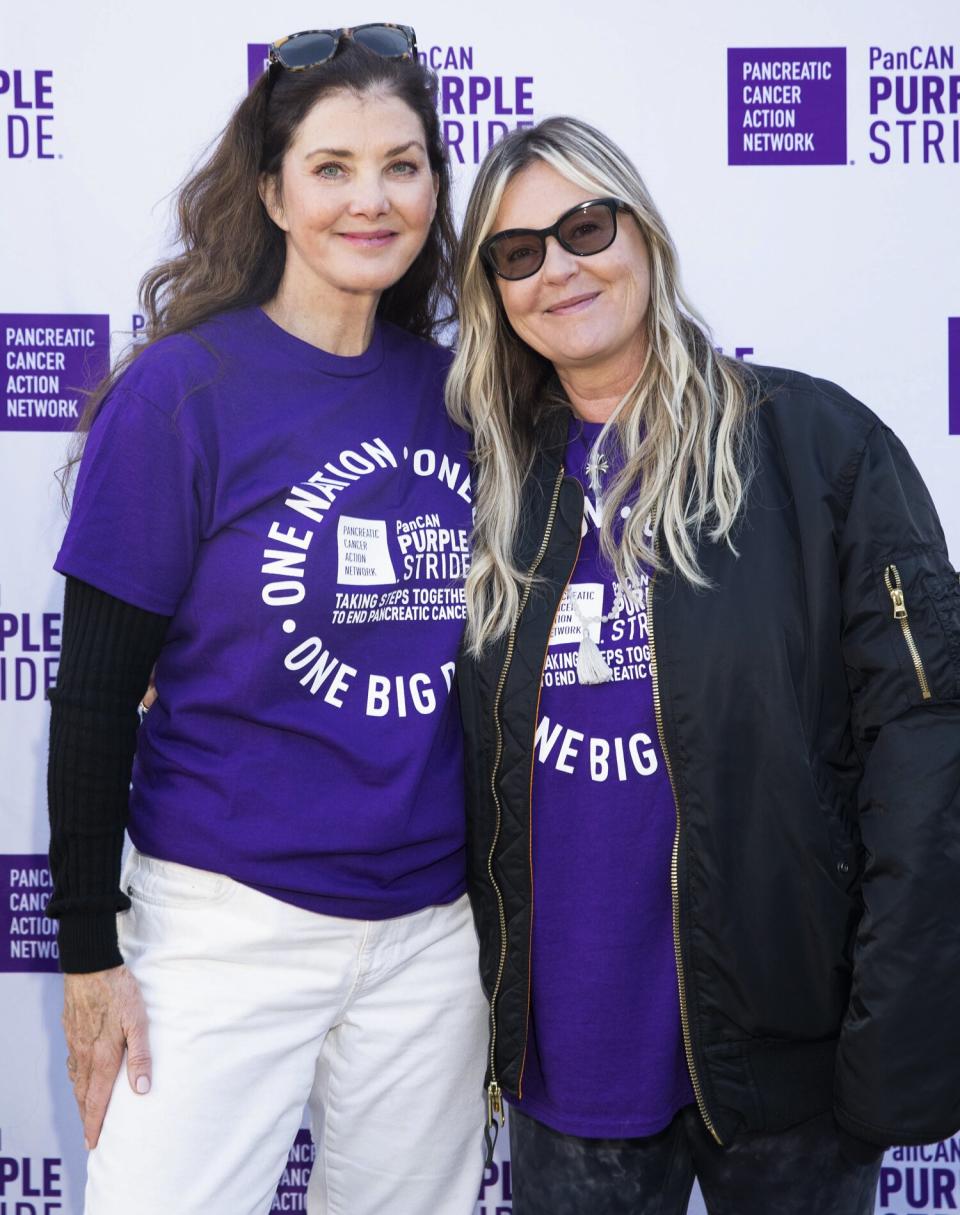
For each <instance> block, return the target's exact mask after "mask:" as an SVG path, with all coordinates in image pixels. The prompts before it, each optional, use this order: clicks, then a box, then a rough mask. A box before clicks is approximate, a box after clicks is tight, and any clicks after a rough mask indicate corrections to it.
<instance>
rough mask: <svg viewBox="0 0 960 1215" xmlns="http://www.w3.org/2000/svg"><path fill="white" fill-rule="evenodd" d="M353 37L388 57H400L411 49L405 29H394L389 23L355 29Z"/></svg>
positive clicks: (368, 48)
mask: <svg viewBox="0 0 960 1215" xmlns="http://www.w3.org/2000/svg"><path fill="white" fill-rule="evenodd" d="M351 37H352V38H353V40H354V42H359V43H360V45H361V46H365V47H366V48H367V50H368V51H374V52H375V53H376V54H378V55H383V56H384V57H385V58H387V59H396V58H399V57H400V56H401V55H405V54H406V53H407V51H409V50H410V43H409V41H408V39H407V35H406V34H405V33H404V32H403V30H398V29H394V28H393V27H392V26H389V25H366V26H363V28H361V29H355V30H354V31H353V33H352V35H351Z"/></svg>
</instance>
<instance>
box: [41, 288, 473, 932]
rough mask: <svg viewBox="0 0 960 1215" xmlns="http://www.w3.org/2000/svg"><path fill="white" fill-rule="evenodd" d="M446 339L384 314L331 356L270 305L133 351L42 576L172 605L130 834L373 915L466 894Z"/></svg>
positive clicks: (463, 466) (457, 548)
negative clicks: (454, 688) (267, 310)
mask: <svg viewBox="0 0 960 1215" xmlns="http://www.w3.org/2000/svg"><path fill="white" fill-rule="evenodd" d="M448 365H449V355H448V353H447V352H445V351H443V350H441V349H439V348H438V347H436V346H434V345H432V344H430V343H428V342H425V341H421V340H419V339H417V338H414V337H412V336H410V335H409V334H407V333H404V332H403V331H401V330H399V329H397V328H396V327H394V326H392V325H388V324H380V323H378V324H377V326H376V330H375V333H374V337H373V340H372V342H371V344H370V346H369V348H368V349H367V350H366V351H365V352H364V353H363V354H361V355H359V356H357V357H354V358H345V357H338V356H335V355H331V354H328V353H326V352H325V351H322V350H318V349H317V348H315V347H313V346H310V345H308V344H307V343H305V342H302V341H300V340H299V339H298V338H295V337H293V336H292V335H290V334H289V333H287V332H285V331H284V330H283V329H281V328H279V326H277V325H275V324H274V323H273V322H272V321H271V320H270V319H269V318H268V317H267V316H266V315H265V314H264V313H263V312H262V311H261V310H260V309H259V308H253V309H246V310H242V311H238V312H234V313H229V314H225V315H223V316H221V317H218V318H216V319H215V320H214V321H211V322H209V323H208V324H206V325H204V326H202V327H201V328H200V329H199V330H198V331H196V333H194V334H187V335H182V336H176V337H171V338H167V339H165V340H163V341H161V342H159V343H158V344H157V345H156V346H154V347H152V348H151V349H148V350H147V351H145V352H144V353H143V354H142V355H141V356H140V357H139V358H137V359H136V360H135V362H134V363H133V365H132V366H131V368H130V369H129V370H128V371H127V373H126V374H125V375H124V376H123V378H122V380H121V382H120V383H119V385H118V386H117V387H116V388H115V390H114V391H113V392H112V394H111V396H110V399H109V400H108V401H107V403H106V404H105V406H104V408H103V411H102V413H101V414H100V416H99V417H98V419H97V421H96V423H95V424H94V427H93V429H92V431H91V434H90V437H89V440H88V443H87V448H86V451H85V453H84V457H83V462H82V465H81V469H80V475H79V479H78V483H77V490H76V496H75V502H74V508H73V513H72V515H71V518H70V523H69V526H68V528H67V534H66V537H65V539H64V542H63V547H62V548H61V550H60V554H59V556H58V558H57V562H56V568H57V569H58V570H59V571H60V572H61V573H64V574H71V575H73V576H74V577H76V578H80V579H82V580H84V581H86V582H89V583H92V584H93V585H94V586H97V587H99V588H100V589H101V590H104V591H107V592H108V593H110V594H111V595H114V596H116V597H117V598H120V599H124V600H126V601H127V602H129V603H132V604H135V605H137V606H138V607H141V608H146V609H148V610H150V611H153V612H160V613H163V614H165V615H169V616H171V617H172V621H171V624H170V627H169V631H168V634H167V637H166V640H165V642H164V646H163V650H162V653H161V655H160V659H159V662H158V664H157V676H156V683H157V690H158V693H159V700H158V701H157V703H156V704H155V705H154V706H153V708H152V709H151V710H150V712H149V713H148V714H147V717H146V719H145V722H144V725H143V726H142V728H141V730H140V733H139V739H138V744H137V755H136V761H135V766H134V774H133V792H132V795H131V802H130V823H129V832H130V837H131V839H132V840H133V842H134V844H136V846H137V848H139V849H140V850H141V851H142V852H144V853H147V854H149V855H151V856H156V857H161V858H164V859H166V860H173V861H179V862H181V863H184V864H188V865H194V866H197V867H199V868H202V869H211V870H215V871H218V872H222V873H226V874H229V875H231V876H232V877H234V878H236V879H238V880H239V881H242V882H245V883H247V884H249V885H251V886H254V887H256V888H258V889H260V890H263V891H265V892H267V893H268V894H271V895H274V896H276V897H277V898H280V899H283V900H285V901H287V902H291V903H295V904H297V905H299V906H302V907H306V908H310V909H312V910H316V911H320V912H324V913H327V914H332V915H341V916H347V917H352V918H363V919H365V918H373V919H381V918H387V917H390V916H398V915H404V914H407V913H409V912H412V911H415V910H418V909H420V908H422V907H425V906H429V905H431V904H438V903H445V902H449V901H451V900H453V899H455V898H457V897H458V896H459V895H460V894H462V893H463V891H464V889H465V881H464V814H463V784H462V771H461V769H462V751H461V741H460V724H459V719H458V716H457V711H456V697H455V696H454V697H451V696H450V683H451V679H452V676H453V671H454V660H455V656H456V652H457V648H458V644H459V641H460V636H461V632H462V628H463V618H464V614H465V612H464V600H463V589H462V582H463V576H464V574H465V572H466V569H467V566H468V561H469V558H468V553H467V539H468V534H469V529H470V524H471V507H470V479H469V469H468V464H467V456H466V452H467V447H468V444H467V439H466V436H465V435H464V434H463V433H462V432H460V431H458V430H456V429H455V428H454V427H453V426H452V424H451V423H450V422H449V421H448V419H447V416H446V413H445V410H444V406H443V380H444V376H445V373H446V370H447V367H448Z"/></svg>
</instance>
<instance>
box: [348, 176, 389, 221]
mask: <svg viewBox="0 0 960 1215" xmlns="http://www.w3.org/2000/svg"><path fill="white" fill-rule="evenodd" d="M348 210H349V212H350V214H351V215H358V216H364V217H366V218H367V219H375V218H379V216H381V215H386V213H387V212H388V211H389V210H390V199H389V198H388V197H387V191H386V188H385V184H384V181H383V178H382V177H381V175H380V174H379V173H365V174H362V175H361V176H358V178H357V181H356V189H355V190H354V192H353V197H352V198H351V200H350V205H349V207H348Z"/></svg>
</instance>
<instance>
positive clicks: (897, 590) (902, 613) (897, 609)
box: [883, 565, 907, 620]
mask: <svg viewBox="0 0 960 1215" xmlns="http://www.w3.org/2000/svg"><path fill="white" fill-rule="evenodd" d="M883 580H884V582H885V583H886V584H887V590H888V591H889V592H890V598H891V599H892V600H893V618H894V620H906V618H907V605H906V602H905V601H904V598H903V583H902V582H901V581H900V571H899V570H898V569H897V567H896V566H895V565H888V566H887V568H886V569H885V570H884V571H883Z"/></svg>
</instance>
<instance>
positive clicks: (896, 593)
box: [883, 564, 931, 700]
mask: <svg viewBox="0 0 960 1215" xmlns="http://www.w3.org/2000/svg"><path fill="white" fill-rule="evenodd" d="M883 581H884V583H885V584H886V588H887V591H888V593H889V595H890V600H891V603H892V604H893V618H894V620H896V621H897V623H898V624H899V625H900V630H901V632H902V633H903V641H904V645H906V647H907V653H908V654H909V655H910V661H911V662H912V663H913V672H914V674H915V675H916V677H917V683H918V684H919V687H920V695H921V696H922V698H923V699H924V700H929V699H930V697H931V692H930V681H929V680H928V679H927V671H926V668H925V667H924V665H923V658H922V656H921V654H920V651H919V649H918V648H917V643H916V641H915V640H914V637H913V629H912V628H911V626H910V612H909V611H908V609H907V599H906V595H905V594H904V591H903V582H902V580H901V578H900V570H899V569H898V568H897V566H896V565H895V564H891V565H888V566H887V567H886V569H885V570H884V571H883Z"/></svg>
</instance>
